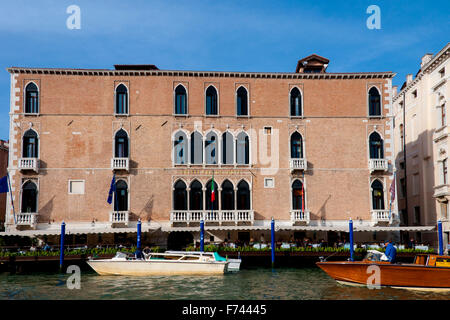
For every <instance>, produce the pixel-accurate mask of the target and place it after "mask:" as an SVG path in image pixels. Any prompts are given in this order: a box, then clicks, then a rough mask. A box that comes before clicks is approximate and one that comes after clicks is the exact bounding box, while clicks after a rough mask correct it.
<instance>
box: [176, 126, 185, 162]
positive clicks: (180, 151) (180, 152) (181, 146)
mask: <svg viewBox="0 0 450 320" xmlns="http://www.w3.org/2000/svg"><path fill="white" fill-rule="evenodd" d="M173 152H174V153H173V160H174V162H175V164H186V163H187V137H186V134H185V133H184V132H183V131H178V132H177V133H176V134H175V136H174V142H173Z"/></svg>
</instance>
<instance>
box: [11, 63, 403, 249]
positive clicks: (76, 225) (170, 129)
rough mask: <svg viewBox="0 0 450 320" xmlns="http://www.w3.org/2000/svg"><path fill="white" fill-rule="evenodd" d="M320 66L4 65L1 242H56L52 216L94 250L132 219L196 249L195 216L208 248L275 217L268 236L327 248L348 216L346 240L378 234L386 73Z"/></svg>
mask: <svg viewBox="0 0 450 320" xmlns="http://www.w3.org/2000/svg"><path fill="white" fill-rule="evenodd" d="M328 64H329V60H328V59H325V58H323V57H321V56H318V55H315V54H313V55H310V56H308V57H306V58H304V59H301V60H300V61H298V63H297V67H296V69H295V72H291V73H287V72H277V73H276V72H271V73H267V72H219V71H182V70H159V69H158V68H157V67H156V66H154V65H115V66H114V69H113V70H108V69H51V68H24V67H11V68H8V69H7V70H8V71H9V73H10V75H11V106H10V154H9V157H10V158H9V168H8V171H9V175H10V177H11V180H12V198H13V201H14V210H13V208H12V205H11V203H8V206H7V210H6V222H5V228H6V234H19V235H57V234H59V230H60V224H61V223H62V221H64V222H65V223H66V230H67V233H68V234H85V235H88V238H89V239H94V240H92V241H94V242H95V241H96V240H95V239H96V238H95V237H101V238H102V239H103V241H106V240H104V239H106V238H107V237H108V235H111V234H114V233H126V232H135V229H136V223H137V221H138V219H140V220H141V221H142V230H143V231H144V232H146V231H148V232H149V233H148V234H149V237H154V238H155V239H157V240H155V242H157V243H161V244H164V243H167V241H169V242H170V241H186V242H190V241H195V240H196V239H198V234H199V232H198V231H199V227H198V226H199V222H200V220H202V219H203V220H204V221H205V231H206V235H207V237H206V240H207V241H211V242H217V241H223V240H224V239H229V240H236V239H239V240H241V241H248V240H249V239H250V238H255V239H256V238H257V239H259V238H260V236H261V234H263V235H265V237H266V239H270V236H269V234H270V222H271V219H272V218H273V219H274V220H275V222H276V228H277V229H276V230H277V232H278V233H277V235H278V236H279V237H280V239H284V238H286V239H287V240H288V239H289V238H290V237H295V238H301V237H305V236H307V237H309V238H311V239H313V240H319V239H324V240H326V241H330V242H332V241H335V240H336V239H337V238H338V237H341V236H342V237H345V233H346V232H347V231H348V221H349V219H350V218H352V219H353V221H354V227H355V231H361V232H357V233H356V236H355V237H356V239H355V240H356V241H358V240H361V241H363V240H364V241H366V240H367V241H373V240H385V238H386V236H387V233H384V234H383V233H382V232H381V233H380V231H390V230H397V229H398V225H399V218H398V210H397V200H396V198H394V199H393V198H392V188H391V186H393V181H394V179H393V177H394V171H395V159H394V135H393V111H392V83H391V81H392V78H393V76H394V75H395V74H394V73H392V72H363V73H329V72H327V71H326V69H327V66H328ZM113 177H114V185H115V190H116V191H115V193H114V196H113V199H112V201H111V204H110V203H108V202H107V198H108V192H109V190H110V187H111V185H112V179H113ZM394 187H395V182H394V186H393V188H394ZM211 193H214V199H212V196H211ZM396 228H397V229H396ZM374 231H378V233H375V232H374ZM377 237H378V238H377ZM181 238H183V239H184V240H179V239H181ZM177 239H178V240H177Z"/></svg>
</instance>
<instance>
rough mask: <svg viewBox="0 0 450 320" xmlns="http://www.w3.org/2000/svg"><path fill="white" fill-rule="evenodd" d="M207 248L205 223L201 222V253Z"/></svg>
mask: <svg viewBox="0 0 450 320" xmlns="http://www.w3.org/2000/svg"><path fill="white" fill-rule="evenodd" d="M204 247H205V223H204V222H203V219H202V220H200V251H201V252H203V251H204V249H205V248H204Z"/></svg>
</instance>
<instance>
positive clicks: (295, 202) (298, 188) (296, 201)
mask: <svg viewBox="0 0 450 320" xmlns="http://www.w3.org/2000/svg"><path fill="white" fill-rule="evenodd" d="M304 191H305V190H304V188H303V183H302V182H301V181H300V180H295V181H294V182H293V183H292V210H304V209H305V205H304V203H305V194H304Z"/></svg>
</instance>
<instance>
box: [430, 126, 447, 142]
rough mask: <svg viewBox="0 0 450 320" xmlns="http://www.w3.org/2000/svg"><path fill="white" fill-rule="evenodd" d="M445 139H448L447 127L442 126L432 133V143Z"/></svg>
mask: <svg viewBox="0 0 450 320" xmlns="http://www.w3.org/2000/svg"><path fill="white" fill-rule="evenodd" d="M447 137H448V126H442V127H440V128H437V129H436V130H434V132H433V141H434V142H438V141H440V140H442V139H444V138H447Z"/></svg>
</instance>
